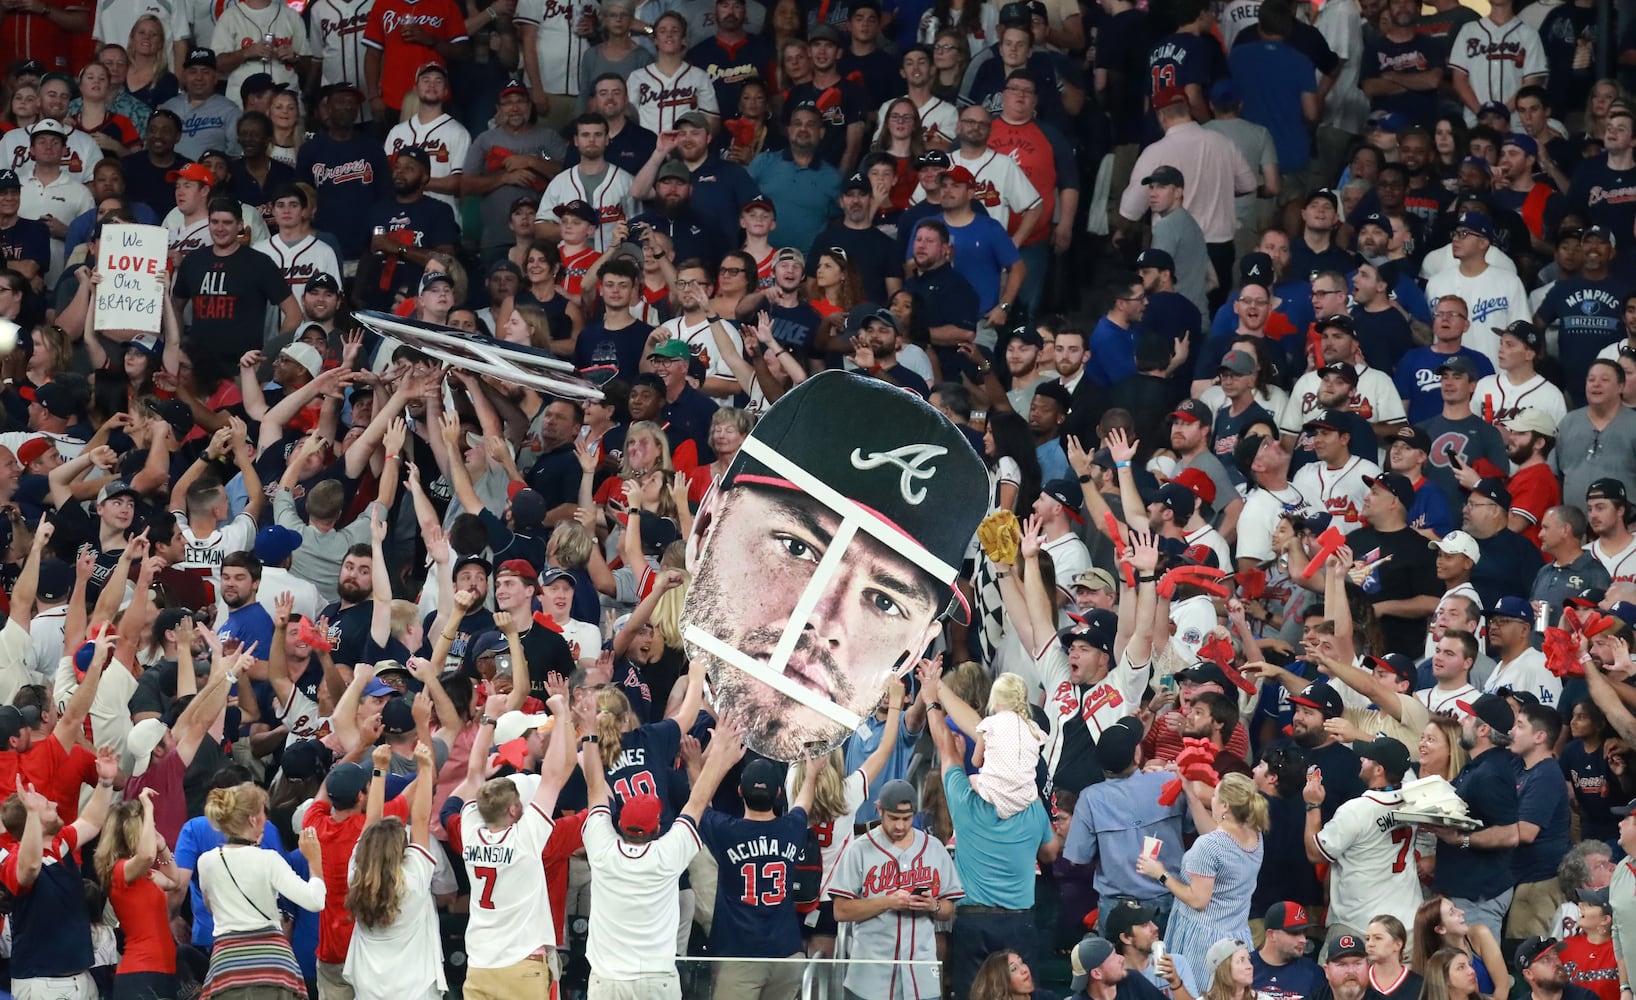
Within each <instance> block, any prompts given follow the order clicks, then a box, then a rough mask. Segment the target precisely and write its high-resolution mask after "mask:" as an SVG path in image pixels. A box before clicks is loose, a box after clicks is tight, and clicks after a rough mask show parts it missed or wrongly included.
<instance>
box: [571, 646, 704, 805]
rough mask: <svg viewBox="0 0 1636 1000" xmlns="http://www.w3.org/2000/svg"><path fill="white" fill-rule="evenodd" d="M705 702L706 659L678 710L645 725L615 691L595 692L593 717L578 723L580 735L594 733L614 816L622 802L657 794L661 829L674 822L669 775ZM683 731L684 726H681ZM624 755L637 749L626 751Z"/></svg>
mask: <svg viewBox="0 0 1636 1000" xmlns="http://www.w3.org/2000/svg"><path fill="white" fill-rule="evenodd" d="M703 703H704V660H702V659H699V660H694V661H693V663H692V664H691V665H690V666H689V667H688V671H687V688H686V689H685V691H684V693H683V695H682V698H681V704H679V705H677V707H676V710H675V711H674V712H672V713H670V714H669V715H667V716H665V717H664V718H661V719H659V720H658V721H657V722H648V723H644V722H642V720H641V719H639V718H638V717H637V715H636V713H635V712H633V711H632V710H631V703H630V699H628V698H626V697H625V692H623V691H621V690H620V689H619V688H617V687H615V686H613V685H611V684H605V685H603V686H601V687H600V688H598V689H597V693H596V703H595V704H596V714H595V715H593V716H592V717H591V718H589V719H583V718H582V719H579V720H577V724H578V725H579V727H580V729H581V731H582V733H583V734H584V735H587V736H589V735H593V734H594V735H595V736H596V738H597V741H598V742H597V751H598V752H599V753H600V754H601V757H602V767H603V769H604V770H605V771H606V772H607V775H608V787H609V788H611V789H613V793H614V800H615V801H614V818H615V819H616V820H617V819H618V814H619V808H620V806H622V805H623V804H624V802H625V800H626V799H629V798H631V797H633V796H637V795H657V796H659V801H660V802H662V803H664V807H665V817H666V818H665V819H664V820H663V821H662V822H661V823H660V824H659V829H661V830H663V829H665V828H666V827H667V826H669V825H670V820H672V819H674V818H675V808H674V806H672V805H671V803H672V802H673V801H677V800H675V799H673V797H672V796H671V795H670V785H669V783H670V781H671V780H672V779H671V776H672V775H673V774H674V773H675V767H674V766H673V765H674V764H675V761H676V759H677V757H678V756H679V755H680V754H681V752H682V734H683V733H684V732H686V730H687V729H691V728H692V727H693V723H694V721H695V719H696V717H697V716H698V714H699V706H700V705H702V704H703ZM684 727H685V728H684ZM626 751H636V752H633V753H627V752H626Z"/></svg>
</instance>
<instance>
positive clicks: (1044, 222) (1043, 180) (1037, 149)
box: [988, 117, 1057, 246]
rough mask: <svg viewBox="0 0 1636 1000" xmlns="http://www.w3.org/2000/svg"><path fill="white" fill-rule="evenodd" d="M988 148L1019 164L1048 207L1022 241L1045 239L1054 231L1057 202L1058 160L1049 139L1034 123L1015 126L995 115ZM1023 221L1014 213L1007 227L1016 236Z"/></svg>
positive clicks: (1020, 216) (1029, 242) (1030, 241)
mask: <svg viewBox="0 0 1636 1000" xmlns="http://www.w3.org/2000/svg"><path fill="white" fill-rule="evenodd" d="M988 148H989V149H992V150H994V151H995V152H996V153H999V154H1000V155H1001V156H1008V157H1010V158H1011V159H1012V160H1013V161H1014V162H1015V163H1016V164H1017V167H1018V169H1020V170H1021V171H1022V173H1023V176H1024V177H1026V178H1028V182H1029V183H1030V184H1032V185H1034V190H1035V191H1038V192H1039V196H1040V202H1041V203H1042V204H1043V205H1044V206H1045V212H1044V213H1043V214H1042V215H1041V216H1040V219H1039V222H1037V223H1035V224H1034V231H1033V232H1032V233H1029V234H1028V237H1027V239H1025V240H1023V245H1024V246H1027V245H1029V244H1031V243H1038V242H1039V241H1040V240H1043V239H1045V237H1046V235H1047V234H1048V233H1049V232H1050V230H1051V213H1053V212H1054V211H1056V204H1057V160H1056V156H1055V154H1054V153H1052V151H1051V143H1050V140H1048V139H1047V138H1046V137H1045V133H1044V132H1043V131H1041V130H1040V127H1039V126H1038V125H1035V124H1034V123H1033V122H1029V123H1028V124H1026V125H1012V124H1009V123H1007V122H1006V120H1005V119H1004V118H1000V117H995V119H994V126H993V130H992V131H991V132H989V136H988ZM1021 221H1022V215H1021V214H1019V213H1016V212H1013V213H1012V214H1011V223H1010V225H1008V226H1007V229H1009V230H1010V231H1011V234H1012V235H1013V236H1015V235H1016V230H1017V223H1019V222H1021Z"/></svg>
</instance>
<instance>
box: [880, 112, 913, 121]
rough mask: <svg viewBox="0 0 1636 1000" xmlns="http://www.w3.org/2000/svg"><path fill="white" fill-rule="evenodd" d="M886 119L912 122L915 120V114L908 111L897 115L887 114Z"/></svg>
mask: <svg viewBox="0 0 1636 1000" xmlns="http://www.w3.org/2000/svg"><path fill="white" fill-rule="evenodd" d="M886 120H887V121H889V122H912V121H914V120H915V116H914V115H913V114H910V113H908V112H900V113H898V114H895V115H887V116H886Z"/></svg>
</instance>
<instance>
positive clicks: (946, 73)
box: [921, 3, 999, 138]
mask: <svg viewBox="0 0 1636 1000" xmlns="http://www.w3.org/2000/svg"><path fill="white" fill-rule="evenodd" d="M976 7H977V9H978V11H980V12H983V13H984V16H985V18H986V16H987V15H988V12H992V11H993V10H994V5H993V4H990V3H982V4H977V5H976ZM994 17H995V23H996V24H998V22H999V15H998V13H995V14H994ZM921 23H922V27H921V37H922V38H924V37H925V36H926V34H927V33H928V28H927V26H926V24H925V22H924V21H923V22H921ZM934 30H935V33H933V34H932V95H933V96H935V97H938V98H941V99H942V100H945V101H949V102H954V101H958V100H959V99H960V85H961V83H962V82H963V81H964V80H965V76H966V67H967V66H969V65H971V43H970V42H969V41H968V40H967V38H966V32H965V31H962V30H961V29H959V28H941V29H934ZM983 37H985V38H993V37H995V36H994V34H993V33H987V34H985V35H984V36H983ZM951 138H952V137H951Z"/></svg>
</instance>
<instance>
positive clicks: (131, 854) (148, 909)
mask: <svg viewBox="0 0 1636 1000" xmlns="http://www.w3.org/2000/svg"><path fill="white" fill-rule="evenodd" d="M157 794H158V792H156V791H155V790H154V789H152V788H144V789H142V794H141V796H140V797H139V798H138V799H135V800H130V801H126V802H121V803H119V804H118V805H116V806H114V807H113V809H111V810H110V811H109V813H108V819H107V821H106V822H105V823H104V824H103V825H102V836H101V837H100V838H98V840H97V853H96V869H97V879H98V880H99V881H101V883H102V885H103V888H105V889H106V890H107V892H108V902H109V903H110V904H112V905H113V908H114V915H115V916H116V917H118V918H119V926H120V928H121V929H123V930H124V931H125V951H124V953H123V954H122V955H121V956H120V959H119V965H118V966H117V967H116V968H115V969H114V992H113V996H114V1000H142V998H149V997H152V998H165V997H174V996H176V991H177V984H176V939H175V938H174V937H173V936H172V935H171V930H170V907H169V904H168V903H167V902H166V897H165V894H166V893H167V892H170V891H171V890H173V889H176V888H178V887H179V886H180V885H181V882H180V881H179V880H178V878H177V872H176V858H175V856H174V855H172V854H171V853H170V847H169V846H168V845H166V843H165V838H164V837H161V836H160V835H159V829H158V827H157V826H155V825H154V819H153V797H154V796H155V795H157Z"/></svg>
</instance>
